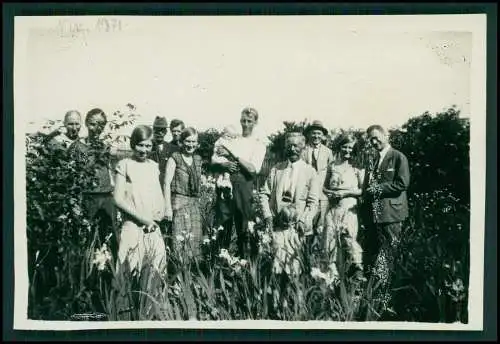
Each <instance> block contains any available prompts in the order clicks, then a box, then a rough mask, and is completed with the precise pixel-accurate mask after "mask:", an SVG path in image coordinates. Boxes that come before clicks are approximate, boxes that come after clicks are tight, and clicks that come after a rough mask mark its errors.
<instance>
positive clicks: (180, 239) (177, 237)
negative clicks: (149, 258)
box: [175, 234, 184, 242]
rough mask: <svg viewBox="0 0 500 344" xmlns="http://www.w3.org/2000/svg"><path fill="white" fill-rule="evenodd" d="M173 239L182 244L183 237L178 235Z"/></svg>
mask: <svg viewBox="0 0 500 344" xmlns="http://www.w3.org/2000/svg"><path fill="white" fill-rule="evenodd" d="M175 239H176V240H177V241H178V242H183V241H184V236H182V235H180V234H177V235H176V236H175Z"/></svg>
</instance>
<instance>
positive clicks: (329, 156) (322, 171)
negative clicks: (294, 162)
mask: <svg viewBox="0 0 500 344" xmlns="http://www.w3.org/2000/svg"><path fill="white" fill-rule="evenodd" d="M312 153H313V147H312V146H310V145H307V147H306V148H305V149H304V150H303V151H302V159H303V160H304V161H305V162H306V163H308V164H309V165H311V166H312ZM332 162H333V153H332V150H331V149H330V148H328V147H327V146H325V145H324V144H320V146H319V153H318V160H317V166H318V170H317V172H318V175H319V177H318V178H319V182H320V184H321V185H323V184H324V182H325V178H326V170H327V168H328V165H330V164H331V163H332ZM319 199H320V200H321V201H328V197H327V196H326V195H325V194H324V193H323V191H322V189H320V195H319Z"/></svg>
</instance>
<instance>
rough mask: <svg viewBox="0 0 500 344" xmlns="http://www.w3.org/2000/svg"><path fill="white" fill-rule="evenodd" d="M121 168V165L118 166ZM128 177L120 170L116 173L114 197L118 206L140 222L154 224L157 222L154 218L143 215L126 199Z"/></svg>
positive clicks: (147, 224) (148, 224)
mask: <svg viewBox="0 0 500 344" xmlns="http://www.w3.org/2000/svg"><path fill="white" fill-rule="evenodd" d="M117 169H119V167H117ZM126 183H127V181H126V177H125V174H123V173H122V172H120V171H117V173H116V178H115V190H114V192H113V198H114V200H115V203H116V206H117V207H118V208H119V209H121V210H122V211H124V212H126V213H127V214H129V215H130V216H132V217H133V218H135V219H136V220H137V221H138V222H140V223H142V224H144V225H146V226H152V225H154V224H155V222H154V221H153V219H149V218H146V217H144V216H142V214H139V213H138V212H137V211H136V210H135V209H134V207H132V206H131V205H130V204H129V203H128V202H127V200H126V197H125V190H126V187H127V185H126Z"/></svg>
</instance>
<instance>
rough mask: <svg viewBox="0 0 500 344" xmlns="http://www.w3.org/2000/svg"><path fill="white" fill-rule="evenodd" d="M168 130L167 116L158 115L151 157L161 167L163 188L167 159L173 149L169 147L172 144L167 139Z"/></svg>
mask: <svg viewBox="0 0 500 344" xmlns="http://www.w3.org/2000/svg"><path fill="white" fill-rule="evenodd" d="M167 130H168V122H167V119H166V118H165V117H160V116H156V118H155V120H154V122H153V149H152V150H151V153H150V155H149V158H150V159H151V160H154V161H156V162H157V163H158V167H159V168H160V184H161V186H162V189H163V178H164V175H165V169H166V166H167V160H168V158H169V155H170V151H171V150H170V147H169V145H170V144H169V143H168V142H167V141H165V135H167Z"/></svg>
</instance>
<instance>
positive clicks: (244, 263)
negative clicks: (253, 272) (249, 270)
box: [240, 259, 248, 266]
mask: <svg viewBox="0 0 500 344" xmlns="http://www.w3.org/2000/svg"><path fill="white" fill-rule="evenodd" d="M247 264H248V261H247V260H246V259H240V265H241V266H247Z"/></svg>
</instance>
